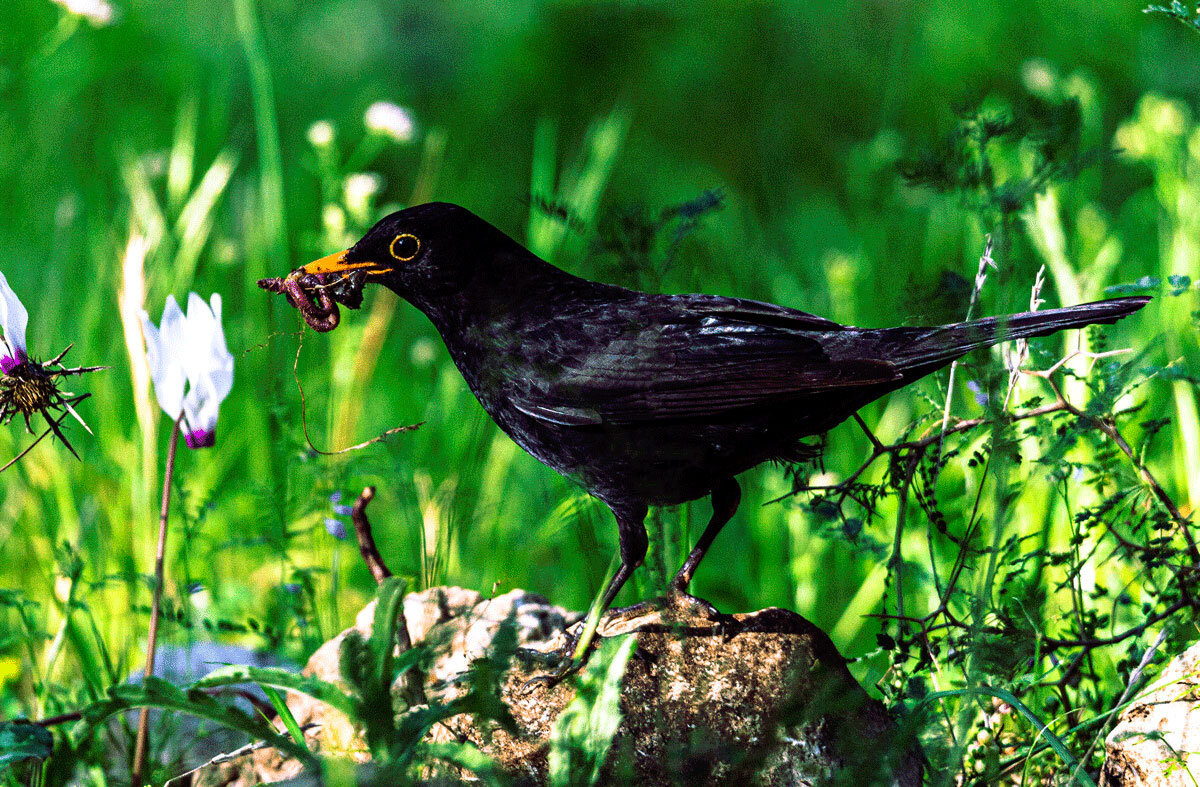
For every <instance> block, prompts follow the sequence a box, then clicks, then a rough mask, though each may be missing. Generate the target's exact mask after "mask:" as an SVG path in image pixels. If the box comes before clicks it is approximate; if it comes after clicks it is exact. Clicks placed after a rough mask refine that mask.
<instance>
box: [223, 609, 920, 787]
mask: <svg viewBox="0 0 1200 787" xmlns="http://www.w3.org/2000/svg"><path fill="white" fill-rule="evenodd" d="M405 614H406V617H407V618H408V628H409V635H410V637H411V638H412V641H413V642H414V643H419V642H425V643H427V644H428V645H429V646H430V647H431V648H432V651H433V653H434V656H433V661H432V665H431V667H430V668H429V669H428V672H427V674H426V693H427V695H428V696H429V697H430V701H445V700H449V699H452V698H453V697H455V696H457V695H459V694H461V693H464V692H465V688H464V687H463V686H462V685H461V680H460V679H461V678H462V676H463V675H464V674H465V673H466V671H467V668H468V666H469V664H470V663H471V662H472V661H473V660H475V659H478V658H480V657H481V656H483V655H484V654H485V653H487V652H488V649H489V644H490V642H491V640H492V637H493V636H494V635H495V633H496V631H497V630H498V629H499V627H500V625H501V622H502V621H504V620H506V619H508V618H509V617H510V616H511V617H512V618H513V619H514V620H515V621H516V623H517V637H518V641H519V642H520V643H521V645H523V646H524V647H526V648H529V649H530V650H539V651H544V652H549V651H553V650H556V649H558V648H560V647H562V646H563V645H564V644H565V643H566V642H567V631H568V626H570V625H571V624H572V623H574V625H575V626H576V627H578V626H582V621H580V620H579V618H580V615H579V614H577V613H572V612H568V611H566V610H562V609H560V608H558V607H554V606H551V605H549V604H548V603H546V602H545V600H544V599H542V598H540V597H538V596H535V595H532V594H528V593H525V592H523V591H513V592H512V593H508V594H505V595H504V596H499V597H497V598H493V599H483V598H480V596H479V594H477V593H474V592H472V591H467V590H463V589H461V588H434V589H431V590H428V591H425V592H424V593H420V594H414V595H411V596H409V597H408V598H407V599H406V600H405ZM372 616H373V606H369V607H367V608H366V609H364V610H363V612H362V613H360V615H359V616H358V620H357V623H356V626H355V628H357V629H358V630H359V631H361V632H362V633H363V634H364V635H369V631H370V625H371V621H372ZM577 621H578V622H577ZM576 630H577V629H576ZM600 633H601V635H603V636H606V637H614V636H624V635H629V636H634V637H636V638H637V650H636V653H635V656H634V658H632V659H631V660H630V662H629V666H628V668H627V670H626V673H625V678H624V681H623V683H622V696H621V712H622V722H621V726H620V728H619V730H618V732H617V736H616V738H615V740H614V744H613V749H612V755H611V756H610V763H609V765H608V766H607V769H606V770H605V771H604V772H603V774H604V780H605V781H606V783H610V784H625V783H636V784H639V785H675V784H687V785H706V784H729V783H738V782H744V783H745V784H748V785H750V784H753V785H759V784H761V785H797V786H807V785H816V784H827V783H829V782H830V781H831V780H835V781H838V782H840V783H844V784H855V785H868V784H894V785H918V784H919V783H920V763H919V757H918V755H917V753H916V749H915V745H909V746H908V747H907V749H906V747H905V746H903V745H899V744H898V743H897V741H896V740H894V738H895V729H896V728H895V725H894V724H893V722H892V720H891V719H890V718H889V717H888V715H887V712H886V711H885V710H884V708H883V706H882V705H881V704H880V703H878V702H876V701H874V700H871V699H870V698H869V697H868V696H867V694H866V692H864V691H863V689H862V688H861V687H860V686H859V685H858V684H857V683H856V682H855V681H854V679H853V677H852V676H851V675H850V672H849V670H847V669H846V666H845V661H844V659H842V657H841V656H840V655H839V654H838V653H837V651H836V649H835V648H834V646H833V643H832V642H831V641H830V640H829V638H828V637H827V636H826V635H825V634H824V633H823V632H821V631H820V630H819V629H817V628H816V627H815V626H813V625H812V624H811V623H809V622H808V621H806V620H804V619H803V618H801V617H800V616H799V615H796V614H795V613H792V612H788V611H785V610H781V609H765V610H761V611H759V612H752V613H748V614H740V615H732V616H716V617H714V615H713V614H711V612H710V611H709V610H708V609H706V608H704V607H703V606H701V605H699V604H697V605H688V604H682V605H679V606H678V607H669V608H665V609H659V608H655V607H653V606H650V605H640V606H639V607H638V608H632V609H631V610H624V611H616V612H613V613H610V614H609V615H607V616H606V617H605V619H604V620H603V622H602V624H601V628H600ZM345 635H346V632H343V633H342V634H341V635H339V636H338V637H337V638H335V639H333V640H331V641H330V642H328V643H326V644H325V645H323V646H322V647H321V648H320V649H319V650H318V651H317V652H316V653H315V654H314V655H313V657H312V659H310V660H309V663H308V666H307V667H306V668H305V672H306V673H308V674H313V675H317V676H319V677H321V678H323V679H325V680H330V681H337V680H339V678H338V655H337V649H338V646H339V644H340V642H341V639H342V638H343V637H344V636H345ZM544 669H545V668H544V667H540V666H533V665H531V664H528V663H526V662H524V661H522V660H521V659H515V660H514V661H513V666H512V669H511V670H510V671H509V673H508V674H507V675H506V676H505V681H504V685H503V688H502V691H501V697H502V699H503V700H504V702H505V703H506V704H507V705H508V706H509V708H510V710H511V712H512V715H513V717H514V719H515V720H516V722H517V726H518V729H519V735H517V736H513V735H510V734H508V733H506V732H504V731H503V730H499V729H496V728H494V727H493V726H491V725H484V726H481V725H480V723H479V722H477V720H476V719H474V718H473V717H470V716H467V715H462V716H456V717H453V718H451V719H449V720H447V721H446V722H445V723H443V724H441V725H438V726H436V727H435V728H434V730H433V732H432V733H431V735H432V737H434V739H438V740H454V739H457V740H464V741H470V742H472V743H473V744H475V745H476V746H478V747H479V748H480V749H482V750H483V751H484V752H485V753H486V754H488V755H489V756H491V757H492V758H493V759H495V760H496V761H497V762H498V763H500V764H501V765H502V766H503V767H504V768H505V769H506V770H507V771H509V772H510V773H511V774H512V775H513V776H514V777H516V778H518V779H519V780H521V782H522V783H529V784H545V783H547V780H548V751H549V736H550V731H551V728H552V726H553V724H554V720H555V719H556V718H557V717H558V715H559V714H560V713H561V711H562V710H563V709H564V708H565V707H566V706H567V704H568V703H569V702H570V701H571V700H572V699H573V697H574V690H573V689H572V684H571V683H570V682H569V681H568V682H564V683H560V684H558V685H557V686H554V687H552V688H546V687H544V686H541V685H537V686H533V687H530V688H529V689H528V690H522V689H523V687H524V686H525V683H526V681H527V680H528V679H529V678H531V677H533V676H534V675H536V674H539V673H540V672H542V671H544ZM397 690H398V688H397ZM288 704H289V706H290V707H291V709H292V711H293V713H294V715H295V716H296V718H297V721H298V722H299V723H300V724H302V725H303V724H306V723H309V722H320V724H321V725H322V726H321V727H320V728H319V729H318V730H315V731H314V734H313V735H312V736H311V739H312V748H314V750H321V751H326V752H334V751H337V752H341V753H345V754H348V755H350V756H352V757H354V758H355V759H357V760H359V761H365V760H366V759H367V753H366V749H365V746H364V745H363V743H362V741H361V739H360V738H359V737H358V736H357V735H356V733H355V730H354V729H353V727H352V725H351V724H350V723H349V721H348V720H346V719H345V718H344V717H341V716H340V714H338V713H336V712H334V711H332V710H331V709H330V708H328V707H327V706H324V705H323V704H321V703H319V702H317V701H315V700H312V699H311V698H308V697H302V696H299V695H289V697H288ZM252 760H253V761H252V763H250V762H246V761H245V760H243V761H242V762H241V763H239V764H238V767H237V768H233V767H230V768H228V769H227V773H226V775H225V776H224V777H218V776H216V775H215V774H210V775H206V777H205V779H204V780H202V781H201V782H200V783H203V784H236V785H249V784H256V783H260V782H265V781H278V780H281V779H285V778H289V777H292V776H295V775H296V774H297V773H298V772H299V768H298V764H297V763H295V762H292V761H288V760H286V759H285V758H283V757H282V756H281V755H279V754H278V753H276V752H274V751H272V750H263V751H260V752H256V753H255V754H254V756H253V758H252ZM614 762H616V763H621V764H622V766H623V767H625V768H627V769H629V768H631V770H626V771H624V772H617V771H614V770H613V763H614Z"/></svg>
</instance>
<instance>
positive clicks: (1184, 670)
mask: <svg viewBox="0 0 1200 787" xmlns="http://www.w3.org/2000/svg"><path fill="white" fill-rule="evenodd" d="M1155 684H1156V685H1161V688H1159V689H1157V690H1155V691H1153V692H1151V693H1150V694H1147V695H1145V696H1143V697H1138V698H1137V699H1136V701H1135V702H1134V703H1133V704H1132V705H1130V706H1129V707H1128V708H1126V709H1125V712H1124V713H1122V714H1121V718H1120V720H1119V721H1118V722H1117V726H1116V727H1114V728H1113V731H1112V732H1110V733H1109V734H1108V737H1107V738H1106V739H1105V741H1104V744H1105V759H1104V768H1103V770H1102V771H1101V773H1100V784H1101V787H1134V786H1135V785H1136V787H1176V785H1179V787H1184V785H1187V787H1195V784H1196V783H1197V781H1200V761H1197V760H1195V759H1190V757H1189V755H1191V754H1192V753H1193V752H1197V751H1200V644H1197V645H1193V646H1192V647H1190V648H1188V649H1187V650H1185V651H1184V652H1183V653H1182V654H1181V655H1179V656H1176V657H1175V658H1174V659H1173V660H1172V661H1171V663H1170V664H1168V665H1167V667H1166V669H1164V670H1163V672H1162V674H1161V675H1159V677H1158V679H1157V680H1155Z"/></svg>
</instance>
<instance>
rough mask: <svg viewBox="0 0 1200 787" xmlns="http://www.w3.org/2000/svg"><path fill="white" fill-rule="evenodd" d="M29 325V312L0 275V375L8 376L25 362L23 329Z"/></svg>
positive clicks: (6, 280) (1, 274) (26, 356)
mask: <svg viewBox="0 0 1200 787" xmlns="http://www.w3.org/2000/svg"><path fill="white" fill-rule="evenodd" d="M27 325H29V312H28V311H27V310H26V309H25V306H24V304H22V303H21V301H20V299H19V298H17V294H16V293H15V292H13V290H12V287H9V286H8V279H6V278H4V274H3V273H0V331H3V333H4V335H3V336H0V373H2V374H8V373H9V372H11V371H12V370H13V369H15V368H16V367H17V366H19V365H21V364H22V363H24V362H25V360H26V358H28V355H27V354H26V352H25V328H26V326H27Z"/></svg>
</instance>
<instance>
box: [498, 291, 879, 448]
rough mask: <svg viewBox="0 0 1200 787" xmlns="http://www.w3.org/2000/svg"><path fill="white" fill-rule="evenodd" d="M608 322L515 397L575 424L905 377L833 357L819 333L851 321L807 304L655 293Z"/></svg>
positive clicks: (733, 405)
mask: <svg viewBox="0 0 1200 787" xmlns="http://www.w3.org/2000/svg"><path fill="white" fill-rule="evenodd" d="M631 314H636V315H638V317H637V319H636V320H635V319H629V318H627V317H625V316H622V315H621V314H617V315H614V316H612V317H611V318H610V319H609V320H608V321H607V323H608V324H609V325H613V324H617V325H619V326H620V327H619V329H617V330H615V331H613V332H611V333H610V334H609V335H607V336H606V337H604V338H602V339H600V340H599V341H596V338H597V337H596V336H593V337H592V341H590V342H588V343H587V348H586V350H585V351H583V352H577V353H573V354H571V356H570V358H569V359H568V360H566V361H565V362H564V363H563V365H562V371H561V374H557V375H554V376H553V377H550V378H548V379H547V378H543V381H544V384H543V385H542V386H540V387H538V388H531V389H528V390H526V391H524V392H520V393H517V395H515V396H513V397H512V398H511V399H510V401H511V402H512V403H513V404H514V405H515V406H516V407H517V408H518V409H519V410H521V411H522V412H524V413H526V414H527V415H530V416H533V417H535V418H539V419H541V420H545V421H550V422H553V423H557V424H563V425H569V426H589V425H601V424H614V425H616V424H637V423H646V422H661V421H672V420H679V419H694V418H712V417H720V416H722V415H725V414H730V413H731V411H736V410H740V409H743V408H753V407H757V406H763V405H769V404H784V403H786V402H788V401H789V400H796V399H800V398H803V397H804V396H805V395H809V394H816V393H821V392H828V391H834V390H837V389H845V388H856V387H860V386H867V385H874V384H883V383H889V382H893V381H896V380H899V379H900V378H901V375H900V371H899V370H898V369H897V368H896V367H895V366H893V365H892V364H890V363H888V362H887V361H882V360H878V359H871V358H832V357H830V355H829V354H828V353H827V352H826V350H825V348H824V347H823V345H822V341H821V340H822V336H823V335H827V334H830V333H839V332H842V331H844V330H845V328H844V327H843V326H841V325H839V324H837V323H834V322H830V321H829V320H825V319H823V318H821V317H816V316H814V315H810V314H805V313H804V312H798V311H794V310H792V309H785V308H783V307H781V306H774V305H771V304H766V303H757V302H755V301H745V300H740V299H734V298H719V297H716V296H702V295H693V296H674V297H672V298H670V299H668V298H665V297H662V296H660V297H658V298H656V299H655V300H653V301H652V302H651V305H650V308H647V307H646V306H645V305H642V306H641V308H639V309H637V310H635V311H633V312H631Z"/></svg>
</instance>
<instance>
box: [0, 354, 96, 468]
mask: <svg viewBox="0 0 1200 787" xmlns="http://www.w3.org/2000/svg"><path fill="white" fill-rule="evenodd" d="M72 346H73V345H68V346H67V348H66V349H64V350H63V351H62V352H61V353H59V354H58V355H56V356H54V357H53V358H51V359H50V360H48V361H36V360H34V359H33V358H25V359H24V360H23V361H22V362H21V363H19V364H17V365H16V366H15V367H13V368H12V369H10V370H9V371H8V372H6V373H5V374H3V375H0V424H5V425H6V424H8V423H10V422H11V421H12V420H13V419H14V418H16V417H17V416H18V415H19V416H21V417H22V418H23V419H24V420H25V428H26V429H27V430H28V431H29V433H30V434H33V423H32V421H30V419H31V418H32V417H34V416H35V415H41V416H42V418H43V419H44V420H45V421H46V430H45V431H44V432H42V434H41V435H40V436H38V437H37V439H35V440H34V441H33V442H32V443H30V444H29V445H28V446H27V447H26V448H25V449H24V450H22V451H21V452H20V453H19V454H17V456H15V457H13V458H12V459H11V460H9V461H8V462H7V463H6V464H5V465H4V466H3V467H0V472H3V471H5V470H7V469H8V468H9V467H11V466H12V465H14V464H16V463H17V462H18V461H20V459H21V458H22V457H24V456H25V454H27V453H29V452H30V451H31V450H32V449H33V448H34V446H36V445H37V444H38V443H39V442H41V441H42V439H43V438H44V437H46V436H47V435H49V434H53V435H54V436H55V437H57V438H58V439H59V441H60V442H61V443H62V444H63V445H64V446H66V447H67V450H68V451H70V452H71V454H72V455H74V457H75V458H76V459H78V458H79V454H78V453H76V452H75V448H74V447H73V446H72V445H71V443H70V441H69V440H67V436H66V435H65V434H63V431H62V428H61V425H62V421H63V420H64V419H65V418H66V417H67V416H68V415H70V416H72V417H73V418H75V420H77V421H79V423H80V424H81V425H82V426H83V428H84V429H87V430H88V432H89V433H90V432H91V429H89V428H88V425H87V424H86V423H85V422H84V420H83V418H81V417H80V416H79V413H78V412H76V410H75V406H76V405H77V404H79V403H80V402H82V401H83V400H84V399H87V398H88V397H89V396H91V394H89V393H78V394H77V393H72V392H70V391H64V390H62V389H61V388H60V385H61V384H62V381H63V379H64V378H67V377H74V376H78V375H81V374H86V373H88V372H96V371H100V370H102V369H105V368H106V367H104V366H76V367H67V366H64V365H63V363H62V361H63V359H64V358H66V356H67V353H68V352H70V350H71V347H72Z"/></svg>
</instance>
